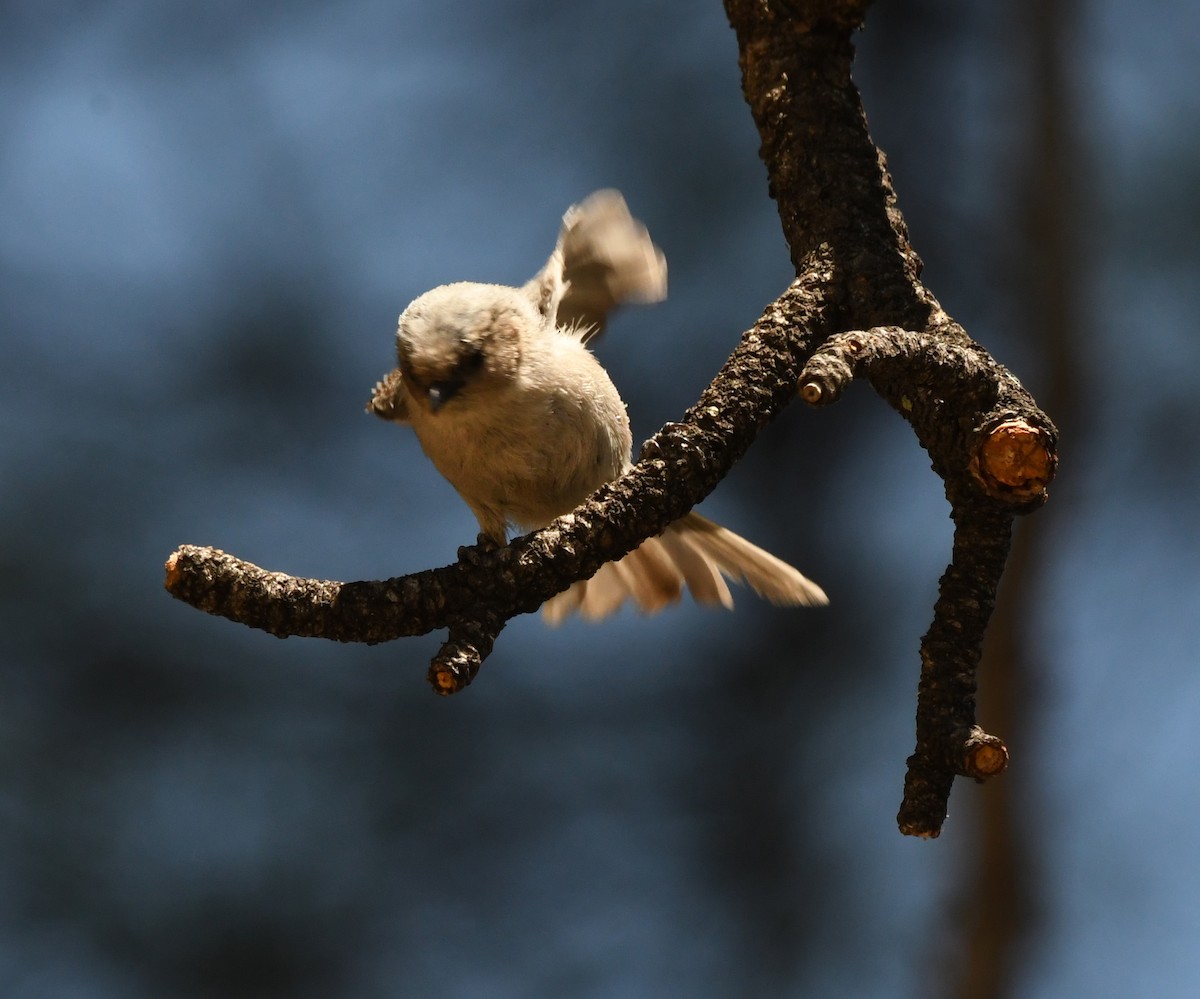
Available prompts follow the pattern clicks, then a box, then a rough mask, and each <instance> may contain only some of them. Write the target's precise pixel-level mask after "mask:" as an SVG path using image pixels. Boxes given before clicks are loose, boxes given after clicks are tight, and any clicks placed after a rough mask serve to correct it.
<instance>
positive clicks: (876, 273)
mask: <svg viewBox="0 0 1200 999" xmlns="http://www.w3.org/2000/svg"><path fill="white" fill-rule="evenodd" d="M725 7H726V11H727V14H728V16H729V20H730V22H731V24H732V25H733V27H734V29H735V31H736V32H737V36H738V45H739V51H740V63H741V68H742V79H743V89H744V91H745V95H746V99H747V102H748V103H749V105H750V108H751V111H752V113H753V115H754V118H755V122H756V124H757V126H758V129H759V133H760V136H761V138H762V155H763V158H764V161H765V162H766V165H767V170H768V174H769V189H770V192H771V194H772V196H773V197H774V198H775V199H776V201H777V202H778V207H779V213H780V219H781V221H782V223H783V228H784V235H785V237H786V238H787V241H788V245H789V248H790V251H791V257H792V261H793V263H794V265H795V268H796V274H797V277H796V280H795V281H794V282H793V283H792V284H791V285H790V286H789V288H788V289H787V290H786V291H785V292H784V294H783V295H781V296H780V297H779V298H778V299H777V300H776V301H774V302H772V303H771V304H770V305H768V307H767V308H766V310H765V311H764V312H763V314H762V316H761V317H760V318H759V320H758V322H757V323H755V325H754V326H753V327H752V328H751V329H750V330H748V331H747V332H746V333H745V334H744V335H743V336H742V338H741V341H740V342H739V344H738V346H737V347H736V349H735V350H734V351H733V353H732V355H731V356H730V358H729V360H728V361H727V362H726V364H725V365H724V367H723V368H722V369H721V371H720V372H719V373H718V374H717V376H716V378H715V379H714V380H713V382H712V384H711V385H710V386H709V387H708V388H707V389H706V390H705V391H704V393H703V394H702V395H701V397H700V399H699V400H698V401H697V403H696V404H695V405H694V406H693V407H692V408H691V409H690V410H689V411H688V412H687V413H686V414H684V416H683V417H682V418H681V419H680V421H679V422H677V423H670V424H667V425H666V426H665V427H663V429H662V430H660V431H659V432H658V433H657V434H656V435H655V436H654V437H653V438H652V439H651V440H650V441H648V442H647V444H646V445H645V446H644V447H643V449H642V454H641V458H640V460H639V461H638V463H637V464H636V465H635V466H634V467H633V468H632V469H631V470H630V471H629V472H627V473H626V474H625V475H624V476H622V477H621V478H620V479H618V480H616V481H614V482H610V483H608V484H607V485H605V486H603V487H602V488H601V489H599V490H598V491H597V492H596V493H595V494H594V495H593V496H591V497H589V499H588V500H586V501H585V502H584V503H583V504H582V505H581V506H580V507H579V508H578V509H577V510H576V511H574V513H572V514H568V515H567V516H564V517H560V518H558V520H556V521H554V522H553V523H552V524H550V525H549V526H548V527H546V528H544V529H542V530H540V531H537V532H534V533H533V534H530V535H527V536H525V537H521V538H517V539H516V540H514V541H513V542H511V543H510V544H508V545H506V546H504V547H503V548H499V549H496V550H485V549H484V548H482V547H476V548H473V549H464V550H462V551H460V557H459V559H458V561H457V562H456V563H455V564H453V565H449V566H444V567H442V568H439V569H430V570H425V571H423V572H418V573H414V574H412V575H409V576H403V577H398V578H395V579H389V580H381V581H363V582H353V583H341V582H335V581H329V580H315V579H300V578H296V577H291V576H286V575H284V574H282V573H272V572H267V571H266V570H263V569H261V568H259V567H257V566H254V565H252V564H250V563H248V562H245V561H242V560H240V559H237V558H235V557H234V556H231V555H228V554H226V553H224V552H221V551H219V550H217V549H214V548H201V547H197V546H194V545H185V546H182V547H180V548H179V549H177V550H176V551H175V552H174V553H173V554H172V555H171V557H170V558H169V559H168V561H167V566H166V568H167V575H166V587H167V590H168V591H169V592H170V593H171V594H172V595H173V596H175V597H177V598H179V599H181V600H184V601H186V602H188V603H191V604H192V605H193V606H195V607H197V608H199V609H201V610H204V611H207V612H209V613H212V614H220V615H223V616H225V617H227V618H229V619H231V620H234V621H239V622H241V623H243V624H246V625H248V626H250V627H255V628H261V629H262V630H264V631H267V632H269V633H270V634H273V635H279V636H286V635H307V636H315V637H322V638H328V639H332V640H335V641H345V642H350V641H353V642H368V643H375V642H384V641H390V640H392V639H395V638H399V637H403V636H406V635H418V634H425V633H427V632H429V631H432V630H435V629H438V628H447V629H448V630H449V634H448V637H447V640H446V642H445V643H444V644H443V645H442V647H441V648H440V649H439V651H438V653H437V654H436V655H435V656H434V658H433V662H432V664H431V666H430V669H429V681H430V684H431V686H432V687H433V689H434V690H435V691H436V692H437V693H439V694H443V695H444V694H453V693H456V692H458V691H460V690H462V689H463V688H464V687H466V686H467V685H468V684H470V683H471V681H472V680H473V679H474V678H475V676H476V675H477V674H478V671H479V669H480V665H481V664H482V662H483V660H484V659H485V658H486V657H487V656H488V654H489V653H490V652H491V649H492V647H493V645H494V643H495V641H496V639H497V637H498V636H499V634H500V632H501V631H502V630H503V628H504V625H505V624H506V623H507V621H508V620H509V619H510V618H512V617H513V616H515V615H516V614H520V613H527V612H530V611H533V610H535V609H536V608H537V607H539V606H540V605H541V604H542V603H543V602H544V601H545V600H547V599H549V597H551V596H552V595H554V594H555V593H558V592H560V591H562V590H564V589H566V588H567V587H568V586H570V585H571V583H573V582H574V581H576V580H578V579H584V578H588V577H590V576H591V575H592V574H593V573H594V572H595V571H596V570H597V569H598V568H599V567H600V565H602V564H604V563H605V562H609V561H612V560H615V559H619V558H621V557H622V556H623V555H625V554H626V553H627V552H629V551H631V550H632V549H633V548H635V547H637V546H638V545H639V544H640V543H641V542H642V541H643V540H645V539H646V538H648V537H651V536H653V535H656V534H659V533H661V532H662V531H663V530H664V529H665V528H666V526H667V525H668V524H670V523H671V522H672V521H674V520H677V519H678V518H679V517H681V516H683V515H684V514H685V513H686V512H687V511H688V510H690V509H691V507H692V506H693V505H695V504H696V503H698V502H699V501H700V500H701V499H703V498H704V497H705V496H706V495H707V494H708V493H709V492H711V490H712V489H713V488H714V487H715V486H716V484H717V483H718V482H719V481H720V480H721V479H722V478H723V477H724V476H725V474H726V473H727V472H728V471H729V469H730V468H731V467H732V465H733V464H734V463H735V462H736V461H737V460H738V459H739V458H740V457H741V456H742V454H743V453H744V452H745V451H746V449H747V448H748V447H749V446H750V444H751V443H752V441H753V440H754V437H755V436H756V435H757V433H758V432H759V431H760V430H761V429H762V428H763V427H765V426H766V424H767V423H768V422H770V421H771V420H773V419H774V418H775V417H776V416H778V415H779V413H780V412H782V411H783V409H784V408H785V407H786V406H787V405H788V404H789V403H790V402H791V401H792V400H793V399H794V398H795V397H796V396H797V395H799V397H800V398H801V399H803V400H804V401H805V402H806V403H808V404H809V405H811V406H825V405H830V404H832V403H833V402H836V401H837V400H838V399H839V398H840V397H841V396H842V394H843V393H844V391H845V390H846V388H847V387H848V386H849V384H850V382H851V381H853V380H854V379H856V378H857V379H862V380H865V381H866V382H868V383H869V384H870V385H871V387H872V388H873V389H874V390H875V391H876V392H877V393H878V394H879V395H881V396H882V397H883V398H884V399H886V400H887V401H888V403H889V404H890V405H891V406H892V407H893V408H894V409H895V410H896V412H897V413H898V414H899V415H900V416H901V417H903V418H904V419H905V420H906V421H908V423H909V424H910V425H911V426H912V428H913V431H914V433H915V434H916V436H917V439H918V440H919V441H920V443H921V445H922V446H923V447H924V448H925V450H926V451H927V452H928V454H929V456H930V460H931V464H932V467H933V470H934V472H935V473H937V474H938V475H939V476H940V477H941V478H942V480H943V481H944V483H945V488H946V496H947V499H948V500H949V502H950V507H951V519H952V520H953V523H954V539H953V547H952V556H951V560H950V564H949V565H948V566H947V568H946V571H945V573H944V574H943V576H942V578H941V582H940V585H939V593H938V598H937V601H936V603H935V605H934V611H933V622H932V624H931V625H930V628H929V631H928V632H927V633H926V634H925V636H924V637H923V638H922V640H921V646H920V663H921V669H920V678H919V682H918V689H917V712H916V748H915V750H914V752H913V754H912V755H911V756H910V757H909V759H908V770H907V774H906V777H905V781H904V796H903V800H902V802H901V805H900V811H899V815H898V816H897V821H898V824H899V826H900V829H901V831H902V832H904V833H905V834H909V835H915V836H921V837H926V838H932V837H935V836H937V835H938V834H939V832H940V830H941V828H942V824H943V822H944V820H945V817H946V813H947V805H948V800H949V795H950V789H951V786H952V784H953V781H954V778H955V777H956V776H963V777H968V778H971V779H973V780H976V781H982V780H986V779H988V778H990V777H993V776H995V775H996V774H998V773H1000V772H1002V771H1003V770H1004V768H1005V767H1006V766H1007V763H1008V750H1007V748H1006V747H1005V745H1004V743H1003V742H1002V741H1001V740H1000V739H999V738H997V737H996V736H993V735H989V734H988V733H986V732H984V731H983V730H982V729H980V728H979V726H978V725H977V724H976V723H975V691H976V682H975V672H976V669H977V667H978V665H979V660H980V656H981V652H982V641H983V634H984V631H985V629H986V627H987V623H988V620H989V618H990V616H991V613H992V607H993V603H994V601H995V595H996V588H997V586H998V584H999V580H1000V577H1001V575H1002V573H1003V570H1004V564H1005V560H1006V558H1007V556H1008V552H1009V548H1010V543H1011V530H1012V523H1013V519H1014V517H1016V516H1017V515H1019V514H1024V513H1029V512H1032V511H1033V510H1036V509H1038V508H1039V507H1040V506H1041V505H1042V504H1043V503H1044V502H1045V501H1046V498H1047V488H1048V486H1049V484H1050V482H1051V481H1052V479H1053V477H1054V472H1055V469H1056V465H1057V431H1056V430H1055V428H1054V425H1053V423H1052V422H1051V421H1050V419H1049V418H1048V417H1047V416H1046V415H1045V414H1044V413H1042V412H1041V410H1040V409H1039V408H1038V407H1037V405H1036V403H1035V402H1034V400H1033V399H1032V398H1031V397H1030V396H1029V394H1028V393H1027V392H1026V391H1025V389H1024V388H1023V387H1022V386H1021V384H1020V382H1019V381H1017V379H1016V378H1015V377H1013V375H1012V374H1011V373H1010V372H1008V371H1007V369H1005V368H1004V367H1003V366H1002V365H1000V364H998V363H997V362H996V361H995V360H994V359H993V358H991V357H990V356H989V355H988V353H987V352H986V351H985V350H984V349H983V348H982V347H980V346H979V345H978V344H976V343H975V342H974V341H972V340H971V339H970V337H968V336H967V334H966V332H965V331H964V330H963V329H962V328H961V327H960V326H959V325H958V324H957V323H956V322H954V320H953V319H951V318H950V317H949V316H948V315H946V313H945V312H944V311H943V310H942V308H941V306H940V305H939V304H938V303H937V301H936V299H934V297H933V295H932V294H931V293H930V292H929V290H928V289H926V288H925V287H924V285H923V284H921V281H920V269H921V263H920V260H919V258H918V257H917V255H916V253H915V252H914V251H913V249H912V247H911V246H910V245H909V243H908V234H907V229H906V227H905V224H904V220H903V218H902V216H901V215H900V212H899V210H898V208H897V205H896V196H895V192H894V191H893V189H892V184H891V178H890V176H889V174H888V171H887V164H886V160H885V158H884V156H883V154H882V153H881V152H880V151H879V150H878V149H876V147H875V145H874V143H873V142H872V141H871V138H870V135H869V133H868V131H867V127H866V118H865V115H864V113H863V109H862V105H861V102H860V100H859V97H858V92H857V90H856V89H855V87H854V84H853V82H852V81H851V77H850V67H851V62H852V59H853V48H852V44H851V38H852V35H853V33H854V32H855V31H856V30H857V29H858V28H859V27H860V26H861V23H862V18H863V14H864V11H865V7H866V2H865V0H791V2H788V3H786V4H785V3H783V2H781V0H725Z"/></svg>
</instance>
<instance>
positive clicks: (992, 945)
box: [947, 0, 1083, 999]
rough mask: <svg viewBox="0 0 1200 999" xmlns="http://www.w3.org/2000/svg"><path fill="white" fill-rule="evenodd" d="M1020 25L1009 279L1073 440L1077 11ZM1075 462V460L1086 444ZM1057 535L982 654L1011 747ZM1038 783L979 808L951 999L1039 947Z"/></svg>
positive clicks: (1006, 972) (1031, 539) (1017, 736)
mask: <svg viewBox="0 0 1200 999" xmlns="http://www.w3.org/2000/svg"><path fill="white" fill-rule="evenodd" d="M1014 13H1015V21H1016V24H1015V26H1014V31H1013V32H1012V35H1013V38H1014V39H1016V40H1019V41H1020V42H1024V44H1025V51H1024V52H1023V53H1022V55H1023V58H1024V67H1025V82H1026V87H1027V93H1028V95H1029V99H1028V101H1027V106H1028V107H1029V109H1030V111H1031V114H1030V117H1029V119H1028V133H1027V141H1026V144H1025V147H1024V152H1025V157H1024V160H1023V161H1020V160H1018V161H1017V162H1016V164H1015V170H1016V171H1018V178H1017V181H1018V182H1017V183H1015V184H1014V185H1012V187H1013V190H1014V191H1015V192H1016V194H1017V197H1019V199H1020V202H1021V203H1020V206H1019V208H1018V212H1017V216H1016V217H1018V218H1020V219H1021V221H1022V228H1023V231H1022V232H1020V233H1019V238H1018V239H1016V240H1014V241H1013V242H1012V244H1011V247H1012V249H1011V252H1012V253H1013V254H1014V257H1015V259H1014V261H1013V262H1012V263H1013V266H1012V268H1011V273H1012V274H1013V275H1014V277H1015V278H1016V283H1017V284H1018V286H1019V288H1020V289H1021V292H1022V297H1023V301H1021V302H1020V303H1019V304H1018V308H1017V309H1016V310H1014V313H1015V314H1016V315H1018V316H1019V318H1020V321H1021V329H1022V330H1023V331H1024V333H1025V335H1026V336H1027V337H1028V339H1029V341H1030V344H1031V346H1030V350H1029V354H1030V356H1031V357H1034V358H1037V359H1040V360H1042V361H1043V362H1044V367H1043V369H1042V371H1041V372H1031V373H1027V374H1028V375H1029V381H1030V382H1031V383H1033V384H1035V385H1036V387H1037V395H1038V397H1039V399H1041V401H1042V403H1043V405H1044V406H1045V407H1046V409H1047V410H1048V411H1050V412H1053V413H1054V414H1055V419H1056V420H1057V421H1058V423H1059V426H1060V428H1061V429H1062V431H1063V433H1064V436H1068V437H1069V436H1070V435H1071V432H1072V431H1074V430H1077V429H1078V427H1079V423H1080V421H1079V420H1078V419H1077V418H1076V412H1075V410H1076V405H1077V398H1078V395H1079V389H1078V384H1077V382H1078V362H1077V361H1076V360H1074V359H1076V358H1078V357H1079V352H1078V350H1077V344H1078V342H1079V340H1080V336H1079V323H1080V315H1079V313H1080V301H1081V295H1080V285H1081V274H1082V273H1083V260H1082V258H1081V253H1082V243H1083V241H1082V240H1081V239H1080V238H1079V235H1078V227H1079V216H1078V213H1077V211H1076V203H1077V199H1078V197H1079V190H1080V180H1081V178H1080V170H1081V161H1080V157H1079V156H1078V155H1077V151H1076V142H1075V136H1074V123H1075V121H1076V120H1077V109H1076V103H1075V100H1074V92H1073V81H1072V79H1071V71H1070V66H1069V54H1070V53H1069V46H1070V43H1071V41H1072V38H1073V32H1074V28H1075V23H1076V8H1075V4H1074V3H1073V2H1071V0H1061V2H1058V3H1051V4H1046V3H1042V2H1041V0H1024V2H1023V3H1022V4H1020V5H1019V6H1018V7H1016V8H1014ZM1072 450H1075V451H1077V450H1078V446H1077V442H1076V446H1075V447H1073V448H1072ZM1060 506H1061V504H1060ZM1049 516H1050V517H1054V516H1055V513H1054V512H1052V511H1051V512H1049ZM1053 529H1054V524H1053V522H1052V520H1048V519H1047V512H1046V511H1043V515H1042V516H1038V517H1030V518H1026V519H1023V520H1021V521H1020V522H1019V523H1018V527H1017V531H1016V534H1015V538H1014V544H1013V550H1012V554H1011V555H1010V558H1009V564H1008V569H1007V572H1006V574H1005V578H1004V582H1003V584H1002V585H1001V587H1000V592H999V596H998V600H997V603H996V610H995V614H994V616H993V618H992V622H991V627H990V629H989V632H988V640H987V642H986V644H985V647H984V656H983V664H982V668H981V670H980V677H981V685H982V687H983V688H984V689H985V691H986V696H984V697H983V698H981V702H980V703H981V715H982V716H983V720H984V723H985V725H986V727H988V728H989V729H990V730H992V731H998V732H1004V733H1006V734H1007V735H1008V736H1009V738H1010V745H1012V746H1018V747H1019V746H1021V745H1026V746H1028V745H1029V744H1030V743H1031V742H1032V741H1033V739H1034V735H1033V732H1034V729H1035V727H1036V724H1037V719H1036V717H1035V715H1034V709H1035V706H1036V705H1037V703H1038V700H1039V695H1040V694H1041V693H1042V687H1041V684H1040V683H1039V680H1038V677H1039V676H1040V675H1041V673H1042V671H1043V670H1044V669H1046V668H1049V667H1051V666H1052V664H1051V663H1048V662H1046V661H1045V659H1044V658H1043V656H1042V654H1041V652H1040V643H1039V637H1040V635H1039V632H1040V630H1041V626H1042V624H1043V622H1044V620H1045V619H1044V617H1043V615H1044V613H1045V607H1044V604H1043V603H1042V602H1041V601H1040V600H1039V593H1040V583H1041V580H1042V578H1043V576H1044V574H1045V568H1046V565H1047V559H1048V558H1049V557H1051V556H1052V552H1053V547H1052V546H1050V545H1049V543H1048V537H1049V535H1050V534H1051V533H1052V532H1053ZM1016 752H1017V753H1019V752H1020V750H1019V749H1018V750H1016ZM1014 755H1015V754H1014ZM1021 774H1025V775H1026V776H1025V778H1024V779H1022V777H1021V776H1020V775H1021ZM1029 775H1030V771H1029V769H1028V768H1022V767H1020V766H1017V767H1014V768H1013V770H1011V771H1010V772H1009V774H1008V775H1007V776H1006V777H1005V779H1004V780H1001V781H996V782H994V783H993V784H991V785H989V787H988V789H987V793H986V794H983V795H979V796H978V797H977V798H976V800H977V802H978V815H977V826H978V835H979V842H978V846H977V848H976V849H975V850H973V851H971V852H970V853H969V854H968V855H969V857H970V858H971V863H972V864H973V866H972V868H971V869H970V870H969V872H968V877H967V878H966V881H965V885H964V888H963V894H962V897H961V898H960V899H959V904H958V906H957V911H958V912H959V913H960V914H961V915H962V917H963V918H964V919H965V926H966V929H965V939H964V940H963V943H964V944H965V947H964V948H963V953H962V956H961V957H960V958H955V959H953V960H954V964H955V967H954V968H952V969H951V974H950V975H949V976H948V981H949V983H950V985H949V988H948V990H947V994H948V995H950V996H954V997H959V999H1000V997H1003V996H1009V995H1012V994H1014V991H1015V989H1014V987H1015V984H1016V980H1017V972H1018V971H1019V969H1020V967H1021V959H1022V956H1023V955H1022V952H1023V951H1025V950H1026V949H1027V945H1028V943H1029V942H1030V941H1031V940H1032V939H1034V937H1035V936H1036V930H1037V927H1038V925H1039V922H1040V915H1041V906H1040V899H1039V897H1038V883H1039V881H1040V878H1039V877H1038V861H1039V858H1038V857H1037V855H1036V841H1035V839H1034V837H1033V836H1032V835H1031V833H1032V832H1033V831H1034V830H1035V829H1036V828H1037V827H1038V823H1037V821H1036V818H1035V816H1036V814H1037V808H1036V806H1035V805H1034V803H1033V802H1031V801H1030V800H1029V797H1028V795H1027V793H1026V792H1027V790H1028V788H1029Z"/></svg>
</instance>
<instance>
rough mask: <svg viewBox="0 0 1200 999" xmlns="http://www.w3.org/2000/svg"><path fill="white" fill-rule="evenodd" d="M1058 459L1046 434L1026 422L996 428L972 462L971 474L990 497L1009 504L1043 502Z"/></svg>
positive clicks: (1007, 421) (1014, 422) (984, 439)
mask: <svg viewBox="0 0 1200 999" xmlns="http://www.w3.org/2000/svg"><path fill="white" fill-rule="evenodd" d="M1054 466H1055V458H1054V455H1053V454H1052V453H1051V452H1050V449H1049V443H1048V440H1047V437H1046V434H1045V433H1044V432H1043V431H1041V430H1039V429H1038V428H1037V427H1033V426H1030V425H1029V424H1028V423H1026V422H1025V421H1024V420H1006V421H1005V422H1003V423H1000V424H997V425H996V426H995V427H993V428H992V429H991V430H990V431H989V432H988V433H987V434H986V435H985V436H984V437H983V440H982V441H981V443H980V445H979V448H978V449H977V450H976V452H975V455H974V457H973V458H972V459H971V474H972V475H973V476H974V477H975V480H976V481H977V482H978V483H979V484H980V485H981V486H982V487H983V489H984V491H985V492H987V494H988V495H989V496H993V497H995V498H996V499H1002V500H1006V501H1008V502H1016V503H1028V502H1030V501H1034V500H1039V499H1043V498H1044V497H1045V494H1046V487H1047V486H1048V485H1049V484H1050V480H1051V479H1053V478H1054Z"/></svg>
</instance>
